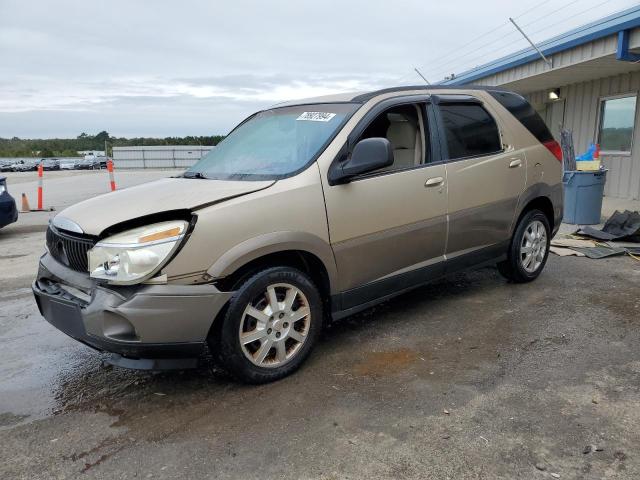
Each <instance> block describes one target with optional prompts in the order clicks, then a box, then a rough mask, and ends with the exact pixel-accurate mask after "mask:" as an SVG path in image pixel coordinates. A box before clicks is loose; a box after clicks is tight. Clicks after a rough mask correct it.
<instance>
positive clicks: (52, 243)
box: [47, 225, 95, 272]
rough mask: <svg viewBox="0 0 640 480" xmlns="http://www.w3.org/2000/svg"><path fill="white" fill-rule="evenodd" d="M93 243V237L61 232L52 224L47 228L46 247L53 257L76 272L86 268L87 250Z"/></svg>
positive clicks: (84, 270)
mask: <svg viewBox="0 0 640 480" xmlns="http://www.w3.org/2000/svg"><path fill="white" fill-rule="evenodd" d="M94 245H95V240H94V239H93V238H89V237H86V236H83V235H77V234H71V233H68V232H63V231H61V230H58V229H56V228H55V227H53V226H52V225H49V228H48V230H47V248H48V249H49V252H50V253H51V255H52V256H53V258H55V259H56V260H57V261H58V262H60V263H62V264H63V265H66V266H67V267H69V268H72V269H73V270H76V271H77V272H86V271H87V270H88V260H87V252H88V251H89V250H91V248H93V246H94Z"/></svg>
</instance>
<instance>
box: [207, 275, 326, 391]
mask: <svg viewBox="0 0 640 480" xmlns="http://www.w3.org/2000/svg"><path fill="white" fill-rule="evenodd" d="M322 319H323V317H322V299H321V297H320V293H319V292H318V289H317V287H316V286H315V285H314V283H313V282H312V280H311V279H310V278H309V277H308V276H307V275H306V274H304V273H302V272H301V271H299V270H296V269H294V268H289V267H274V268H268V269H266V270H263V271H261V272H258V273H257V274H255V275H253V276H252V277H250V278H249V279H247V280H246V281H245V282H243V283H242V284H241V285H240V287H239V288H238V289H237V291H236V292H235V294H234V295H233V297H232V298H231V300H230V301H229V307H228V309H227V311H226V313H225V315H224V318H222V319H221V320H222V321H223V324H222V328H221V329H220V330H219V332H220V333H219V335H220V338H219V339H210V344H211V348H212V349H214V348H217V349H218V357H219V359H220V362H221V364H222V366H223V367H224V369H225V370H227V371H228V372H229V373H230V374H231V375H233V376H234V377H235V378H237V379H238V380H240V381H242V382H246V383H253V384H259V383H267V382H272V381H275V380H279V379H281V378H283V377H286V376H287V375H289V374H291V373H292V372H294V371H295V370H296V369H298V368H299V367H300V365H302V363H303V362H304V361H305V360H306V358H307V357H308V356H309V354H310V353H311V350H312V349H313V346H314V345H315V343H316V342H317V340H318V337H319V335H320V331H321V329H322Z"/></svg>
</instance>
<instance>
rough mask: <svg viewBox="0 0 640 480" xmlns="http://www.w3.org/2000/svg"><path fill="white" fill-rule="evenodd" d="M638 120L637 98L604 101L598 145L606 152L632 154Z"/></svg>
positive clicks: (601, 109)
mask: <svg viewBox="0 0 640 480" xmlns="http://www.w3.org/2000/svg"><path fill="white" fill-rule="evenodd" d="M635 118H636V96H635V95H634V96H630V97H618V98H610V99H605V100H602V103H601V107H600V132H599V136H598V139H599V140H598V143H600V149H601V150H602V151H604V152H618V153H630V152H631V140H632V138H633V129H634V126H635Z"/></svg>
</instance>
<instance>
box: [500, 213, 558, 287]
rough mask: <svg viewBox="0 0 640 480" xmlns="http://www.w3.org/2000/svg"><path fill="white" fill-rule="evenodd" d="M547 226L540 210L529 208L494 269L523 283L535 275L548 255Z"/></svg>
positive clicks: (513, 280)
mask: <svg viewBox="0 0 640 480" xmlns="http://www.w3.org/2000/svg"><path fill="white" fill-rule="evenodd" d="M550 242H551V227H550V226H549V220H548V219H547V216H546V215H545V214H544V213H542V212H541V211H540V210H537V209H534V210H530V211H528V212H527V213H525V214H524V216H523V217H522V218H521V219H520V221H519V222H518V225H517V227H516V230H515V232H514V234H513V237H512V238H511V244H510V245H509V251H508V253H507V260H505V261H504V262H500V263H499V264H498V271H499V272H500V274H502V276H503V277H505V278H506V279H507V280H510V281H512V282H515V283H527V282H531V281H533V280H535V279H536V278H538V276H539V275H540V273H542V270H543V269H544V266H545V264H546V263H547V258H548V256H549V245H550Z"/></svg>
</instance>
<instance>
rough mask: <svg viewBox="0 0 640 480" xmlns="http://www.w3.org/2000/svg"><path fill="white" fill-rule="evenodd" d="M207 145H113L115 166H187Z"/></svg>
mask: <svg viewBox="0 0 640 480" xmlns="http://www.w3.org/2000/svg"><path fill="white" fill-rule="evenodd" d="M212 148H214V147H213V146H208V145H159V146H136V147H113V162H114V164H115V166H116V168H187V167H190V166H191V165H193V164H194V163H196V162H197V161H198V160H199V159H200V157H202V156H203V155H205V154H206V153H207V152H209V151H210V150H211V149H212Z"/></svg>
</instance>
